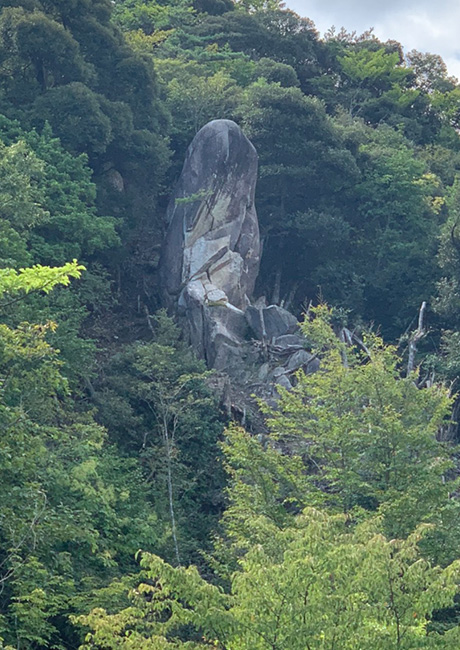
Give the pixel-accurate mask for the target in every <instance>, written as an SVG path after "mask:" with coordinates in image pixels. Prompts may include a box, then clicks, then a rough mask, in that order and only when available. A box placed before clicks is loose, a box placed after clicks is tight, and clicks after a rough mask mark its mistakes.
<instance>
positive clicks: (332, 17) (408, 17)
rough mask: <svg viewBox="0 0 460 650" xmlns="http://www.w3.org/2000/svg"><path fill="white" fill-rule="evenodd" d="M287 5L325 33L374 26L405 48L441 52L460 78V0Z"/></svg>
mask: <svg viewBox="0 0 460 650" xmlns="http://www.w3.org/2000/svg"><path fill="white" fill-rule="evenodd" d="M287 6H288V7H289V8H291V9H293V10H294V11H296V12H297V13H299V14H300V15H301V16H307V17H308V18H311V19H312V20H313V21H314V23H315V24H316V26H317V28H318V30H319V31H320V33H322V34H323V33H324V32H325V31H326V30H327V29H328V28H329V27H331V26H332V25H335V27H336V28H340V27H342V26H343V27H345V28H346V29H347V30H348V31H349V32H352V31H356V32H358V33H362V32H364V31H366V30H367V29H369V28H370V27H374V33H375V35H376V36H377V37H378V38H380V39H381V40H383V41H385V40H388V39H391V40H396V41H399V42H400V43H401V45H402V46H403V47H404V50H405V51H406V52H408V51H409V50H412V49H416V50H419V51H421V52H432V53H433V54H440V55H441V56H442V57H443V59H444V61H445V63H446V65H447V67H448V70H449V73H450V74H453V75H455V76H456V77H459V78H460V39H459V36H458V33H459V30H460V3H459V2H458V0H438V2H437V3H436V5H435V3H434V2H433V0H384V1H382V0H378V1H377V0H347V1H346V2H344V1H343V0H288V2H287Z"/></svg>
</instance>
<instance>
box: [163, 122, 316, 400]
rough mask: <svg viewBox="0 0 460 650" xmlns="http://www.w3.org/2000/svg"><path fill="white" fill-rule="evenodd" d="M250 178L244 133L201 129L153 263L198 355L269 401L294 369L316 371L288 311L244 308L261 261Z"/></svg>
mask: <svg viewBox="0 0 460 650" xmlns="http://www.w3.org/2000/svg"><path fill="white" fill-rule="evenodd" d="M256 179H257V154H256V151H255V149H254V147H253V146H252V144H251V143H250V142H249V140H248V139H247V138H246V137H245V135H244V134H243V132H242V131H241V129H240V128H239V127H238V126H237V125H236V124H235V123H234V122H231V121H229V120H214V121H213V122H210V123H209V124H207V125H206V126H204V127H203V128H202V129H201V130H200V131H199V132H198V133H197V135H196V136H195V138H194V140H193V142H192V144H191V145H190V147H189V149H188V151H187V157H186V160H185V164H184V167H183V170H182V174H181V176H180V179H179V182H178V184H177V187H176V190H175V193H174V195H173V197H172V198H171V201H170V204H169V207H168V212H167V219H168V230H167V234H166V239H165V243H164V247H163V252H162V258H161V263H160V272H161V284H162V289H163V292H164V297H165V301H166V303H167V304H168V305H169V306H170V307H173V309H174V310H175V312H176V313H177V314H178V315H179V316H180V317H181V319H182V323H183V325H184V327H185V328H186V330H187V332H188V335H189V338H190V342H191V345H192V346H193V348H194V350H195V351H196V352H197V354H198V355H199V356H201V357H202V358H204V359H205V360H206V362H207V364H208V366H209V367H210V368H213V369H215V370H221V371H225V373H226V374H227V375H230V377H231V378H232V387H233V389H234V387H235V386H239V387H240V388H239V389H238V390H239V391H240V393H239V394H240V398H239V401H241V400H244V399H245V398H244V397H241V396H242V395H243V396H244V395H245V394H246V395H247V394H253V393H255V394H257V395H259V396H261V397H263V398H265V399H269V400H270V399H271V398H273V399H275V400H276V398H277V394H278V391H279V387H280V386H282V387H284V388H290V387H291V386H292V385H293V383H294V382H295V373H296V371H297V370H299V369H300V368H302V369H303V370H304V371H305V372H312V371H314V370H316V369H317V367H318V360H317V359H316V358H315V357H313V356H312V355H311V354H310V353H309V352H308V351H307V349H306V348H307V342H306V340H305V338H304V337H303V336H302V334H301V332H300V330H299V326H298V322H297V319H296V318H295V316H293V315H292V314H291V313H290V312H288V311H286V310H285V309H283V308H282V307H280V306H278V305H268V306H267V305H266V304H265V302H264V300H263V299H260V300H258V301H257V303H255V304H251V299H252V294H253V290H254V285H255V281H256V278H257V274H258V270H259V261H260V241H259V227H258V222H257V214H256V210H255V207H254V193H255V185H256ZM242 387H244V388H242ZM236 401H238V400H236ZM243 410H244V409H243Z"/></svg>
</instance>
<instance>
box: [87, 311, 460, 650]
mask: <svg viewBox="0 0 460 650" xmlns="http://www.w3.org/2000/svg"><path fill="white" fill-rule="evenodd" d="M329 317H330V314H329V312H328V311H327V310H325V309H324V308H321V309H320V310H317V311H316V318H315V319H314V320H313V322H308V321H307V322H306V323H305V325H304V328H305V333H306V334H307V335H308V336H309V337H310V340H312V341H313V342H314V343H315V348H314V349H315V351H316V353H317V354H318V355H319V356H320V357H321V358H322V361H323V366H322V370H320V371H319V372H317V373H314V374H310V375H305V374H303V372H302V371H299V373H298V377H297V378H298V384H297V386H296V387H295V389H294V390H293V391H292V392H290V391H282V395H281V402H280V405H279V408H277V409H274V410H271V409H267V407H265V409H266V410H267V412H268V416H269V419H268V424H269V430H270V436H269V438H268V439H267V440H264V441H261V440H258V439H257V438H255V437H253V436H250V435H248V434H247V433H246V432H245V431H244V430H241V429H236V428H234V429H231V430H230V431H229V432H228V438H227V442H226V444H225V447H224V450H225V455H226V460H227V464H228V471H229V473H230V484H229V489H228V495H229V501H230V503H229V507H228V509H227V511H226V513H225V516H224V519H223V535H224V536H223V537H222V539H221V540H220V543H219V544H218V545H217V555H216V562H215V568H216V571H217V574H218V575H219V577H220V578H221V579H222V580H223V584H224V588H222V587H221V586H219V585H216V584H212V582H210V581H209V580H208V581H206V580H205V579H203V578H202V577H201V576H200V575H199V573H198V572H197V570H196V568H194V567H190V568H187V569H184V568H173V567H172V566H170V565H167V564H166V563H165V562H164V561H163V560H161V559H160V558H159V557H158V556H152V555H151V554H144V555H143V556H142V560H141V566H142V567H143V568H144V570H146V572H145V573H144V575H142V574H141V575H140V576H139V580H140V582H139V584H137V585H136V587H135V588H134V590H133V591H132V592H131V601H132V602H131V605H130V606H129V607H128V608H125V609H122V610H120V611H115V612H114V611H113V610H112V611H111V612H110V613H108V612H107V611H106V610H104V609H101V608H97V609H94V610H93V611H92V612H91V613H90V614H89V615H87V616H83V617H80V619H78V620H79V621H80V622H81V623H83V624H84V625H86V626H88V627H89V629H90V633H89V634H88V635H87V637H86V644H84V645H83V646H82V647H83V648H85V649H87V650H90V649H92V650H102V648H104V649H109V648H127V649H128V648H145V649H147V648H149V649H150V648H152V650H153V649H160V648H194V649H195V648H196V649H197V650H198V648H211V647H217V648H222V649H224V648H230V649H232V650H237V649H238V650H243V649H244V650H246V649H247V650H252V649H254V648H257V649H258V650H269V649H273V648H279V649H281V648H289V649H290V650H291V649H292V650H297V649H299V650H301V649H302V648H308V649H309V650H320V649H321V650H333V649H334V648H340V649H343V650H346V649H350V650H351V649H352V648H359V649H361V648H362V649H363V650H364V648H382V649H386V648H388V649H390V648H395V649H396V648H398V649H403V648H404V649H405V650H411V649H414V650H415V648H446V649H447V648H452V649H454V648H456V647H458V643H459V638H460V637H459V634H460V627H458V626H456V625H454V624H452V623H451V625H450V629H448V630H445V629H442V630H440V629H439V628H437V627H436V625H433V618H434V617H433V614H434V612H435V610H440V609H441V608H447V607H452V606H453V604H454V597H455V595H456V594H457V593H458V577H459V570H460V566H459V561H458V559H455V558H458V554H459V549H458V540H459V531H458V526H457V524H456V522H457V521H458V514H459V513H458V510H459V504H458V502H454V503H452V500H451V499H450V491H451V490H453V489H455V486H456V484H457V482H456V481H454V480H452V481H449V480H447V481H446V480H445V477H446V469H447V467H448V465H449V463H450V462H451V461H450V459H449V456H451V452H450V451H449V449H448V448H447V447H445V446H443V445H442V444H441V443H439V442H436V439H435V435H434V434H435V432H436V430H437V429H438V428H439V427H440V425H441V424H442V422H443V418H444V417H445V416H446V415H447V413H448V407H449V401H450V400H449V397H448V392H447V390H446V389H443V388H441V387H439V386H433V387H432V388H427V389H425V390H423V391H421V390H418V389H417V388H416V386H415V385H414V376H408V377H407V378H406V379H403V380H401V379H400V378H399V376H398V373H397V372H396V364H397V363H398V358H397V356H396V353H395V350H394V349H393V348H392V347H385V346H383V345H382V342H381V340H379V339H378V338H377V337H372V338H369V340H367V341H366V343H367V346H366V348H367V352H366V358H365V359H364V358H363V354H362V352H361V351H360V350H359V349H358V350H352V349H348V350H347V357H348V362H347V364H346V365H345V364H344V363H343V354H344V353H345V346H343V344H340V343H339V342H338V340H337V339H336V338H335V335H334V332H333V329H332V327H331V326H330V324H329V323H328V319H329ZM282 446H284V447H285V448H288V449H289V450H290V453H288V454H285V453H283V452H282ZM314 506H316V507H314Z"/></svg>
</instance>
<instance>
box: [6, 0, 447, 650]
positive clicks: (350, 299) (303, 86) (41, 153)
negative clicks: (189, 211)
mask: <svg viewBox="0 0 460 650" xmlns="http://www.w3.org/2000/svg"><path fill="white" fill-rule="evenodd" d="M459 107H460V86H459V85H458V82H457V80H456V79H454V78H452V77H450V76H449V75H448V72H447V69H446V66H445V65H444V63H443V61H442V60H441V59H440V57H438V56H436V55H434V54H429V53H421V52H417V51H412V52H410V53H408V54H407V55H404V54H403V51H402V48H401V46H400V45H399V44H398V43H396V42H394V41H389V42H386V43H383V42H381V41H379V40H378V39H377V38H375V37H374V35H373V34H372V32H368V33H365V34H363V35H361V36H357V35H355V34H348V33H347V32H345V31H344V30H341V31H338V32H337V31H335V30H330V32H328V33H327V34H326V35H325V37H323V38H320V36H319V34H318V32H317V31H316V29H315V26H314V24H313V23H312V22H311V21H310V20H309V19H308V18H301V17H299V16H297V15H296V14H295V13H293V12H292V11H289V10H286V9H284V8H283V7H282V5H281V4H280V3H278V2H277V1H276V0H241V1H240V2H236V3H234V2H233V1H232V0H115V1H114V2H110V1H109V0H59V2H58V1H57V0H3V1H2V2H1V3H0V420H1V427H0V429H1V434H0V436H1V440H0V468H1V470H2V472H1V480H0V493H1V497H2V498H1V499H0V504H1V505H0V638H2V639H3V643H4V644H5V645H6V646H9V647H15V648H21V650H44V649H45V648H50V649H58V648H59V649H63V648H65V649H67V648H68V649H70V648H77V647H79V646H80V645H81V644H86V645H83V646H82V647H84V648H94V649H96V648H98V649H102V648H104V650H108V649H109V648H136V650H137V649H142V648H152V649H153V648H167V647H171V648H181V647H188V648H201V647H220V648H227V649H229V648H232V649H233V648H234V649H235V650H244V649H245V648H247V649H248V650H257V649H259V648H260V649H262V648H271V649H272V650H273V649H274V648H283V650H285V649H287V650H291V649H292V650H296V649H297V648H299V649H300V648H305V647H308V648H311V650H313V649H315V650H316V649H319V648H321V649H322V650H325V649H332V648H335V649H336V650H337V648H338V649H339V650H345V649H348V648H350V649H351V648H361V647H362V648H363V650H364V648H370V647H381V648H382V649H386V648H408V649H409V648H410V649H412V648H425V647H426V648H458V647H459V638H458V634H459V632H458V629H459V628H458V627H457V626H456V620H457V618H456V617H457V610H456V605H455V602H456V601H455V598H456V596H457V584H458V575H459V574H458V558H459V557H460V548H459V544H460V530H459V524H458V521H459V516H458V514H459V513H458V486H457V482H456V479H455V476H456V472H457V471H458V461H457V460H456V456H455V449H454V447H453V446H452V444H451V443H452V440H451V442H450V443H445V442H443V443H441V442H439V441H438V438H440V437H441V438H448V437H450V438H454V442H455V441H458V431H457V429H456V426H455V424H454V423H452V422H450V421H449V417H450V414H451V413H452V412H453V414H454V417H455V418H458V414H459V411H460V404H459V402H458V400H456V398H455V396H454V395H450V394H449V392H448V391H447V390H446V389H445V388H443V387H442V385H437V384H436V380H438V379H440V380H443V379H444V380H446V381H449V382H451V385H452V386H453V387H454V388H453V390H455V389H456V385H457V384H456V382H457V381H458V378H459V377H460V353H459V344H460V319H459V313H460V312H459V308H460V243H459V242H460V239H459V237H460V235H459V233H458V227H459V219H460V207H459V206H460V203H459V202H460V187H459V173H460V136H459V127H460V108H459ZM214 118H230V119H233V120H235V121H236V122H237V123H239V124H240V125H241V127H242V128H243V130H244V132H245V133H246V134H247V135H248V137H250V139H251V140H252V141H253V143H254V144H255V146H256V148H257V150H258V154H259V182H258V187H257V197H256V204H257V210H258V215H259V221H260V227H261V235H262V239H263V244H264V252H263V258H262V269H261V273H260V277H259V280H258V287H257V293H258V294H259V295H266V296H267V297H268V298H269V300H270V301H273V302H275V303H278V304H279V303H281V302H283V304H288V305H289V306H290V308H291V309H292V310H293V311H294V312H295V313H296V314H297V315H300V314H301V312H302V310H303V309H304V306H305V305H307V304H309V303H310V301H311V302H312V303H313V305H314V304H316V303H318V302H320V299H324V300H325V301H327V302H328V303H329V304H331V305H332V306H333V307H334V309H335V310H334V311H333V315H331V313H330V312H329V311H328V310H326V309H325V308H320V309H319V310H318V311H317V313H318V315H319V316H320V317H319V318H318V319H316V320H315V319H313V320H311V321H310V320H308V319H307V321H306V323H305V325H304V328H305V331H306V335H307V338H308V340H309V342H310V343H311V345H312V347H314V346H316V347H315V350H314V353H315V354H317V355H318V356H319V357H321V359H322V372H320V373H317V374H315V375H309V376H304V375H302V374H301V373H300V374H299V375H298V377H297V385H296V387H295V389H294V390H293V391H292V392H290V393H287V392H282V391H280V392H281V393H282V394H281V398H280V403H279V407H278V408H277V409H270V408H269V407H268V406H266V405H263V404H261V405H260V408H261V410H262V411H263V412H264V416H265V418H266V422H267V428H268V434H267V435H265V434H264V435H261V436H259V437H254V436H253V435H252V434H250V433H247V432H246V431H244V429H241V428H238V427H231V428H230V429H229V430H228V431H227V433H226V435H225V443H224V444H223V446H222V445H220V444H219V441H221V440H222V437H223V436H222V430H223V427H224V422H225V419H226V417H227V415H226V414H223V413H222V412H221V408H220V405H219V392H222V385H220V384H219V378H216V377H213V376H211V375H210V374H209V373H208V372H207V371H206V369H205V367H204V365H203V364H202V362H200V361H198V360H197V359H196V358H195V357H194V355H193V351H192V350H190V349H189V347H188V345H187V342H186V341H184V340H182V338H181V334H180V330H179V329H178V328H177V326H176V325H175V324H174V323H173V322H172V321H171V320H170V319H169V318H168V317H167V315H166V314H165V313H164V312H163V311H162V310H161V309H159V308H160V307H161V299H160V293H159V288H158V278H157V267H158V260H159V254H160V249H161V243H162V237H163V234H164V221H163V217H164V213H165V207H166V202H167V199H168V196H169V194H170V192H171V190H172V187H173V184H174V182H175V181H176V179H177V177H178V175H179V173H180V169H181V165H182V162H183V159H184V155H185V151H186V147H187V146H188V144H189V142H190V141H191V139H192V138H193V136H194V135H195V133H196V132H197V131H198V130H199V129H200V128H201V127H202V126H203V125H204V124H205V123H206V122H207V121H208V120H210V119H214ZM72 260H74V261H72ZM423 300H426V301H427V302H428V311H427V319H428V324H429V328H430V336H429V337H426V338H425V340H424V341H423V345H420V344H419V348H420V349H419V353H420V357H418V359H417V360H418V361H420V362H421V363H422V366H421V367H422V368H423V371H422V370H420V376H418V375H417V372H418V370H417V371H415V372H409V374H408V376H405V374H406V373H405V372H404V371H403V368H404V367H407V366H406V349H405V345H406V344H407V340H408V335H409V333H410V332H411V331H412V330H413V329H414V325H413V322H414V319H415V318H416V315H417V310H418V308H419V306H420V303H421V302H422V301H423ZM313 311H314V308H313ZM331 322H332V323H333V324H334V326H337V327H339V326H340V327H342V326H343V325H345V324H348V326H349V327H356V328H358V329H359V330H360V331H362V332H364V331H366V330H367V331H368V332H369V331H372V330H373V331H375V330H380V331H382V332H383V333H384V335H385V337H386V338H388V339H390V340H392V341H393V343H395V344H396V343H398V345H399V348H398V351H396V348H394V347H386V346H384V345H383V344H382V342H381V340H380V339H378V338H376V337H375V336H373V335H371V334H368V335H367V339H366V340H365V342H364V344H363V346H362V347H361V351H360V352H359V351H358V350H354V349H352V348H345V347H344V346H342V345H341V344H340V343H338V340H337V338H336V336H335V335H334V334H333V333H332V329H331ZM420 386H423V389H420ZM452 409H453V410H452ZM440 432H441V433H440ZM447 432H448V434H447ZM223 465H226V467H227V471H228V476H227V479H226V478H225V476H224V469H223ZM226 481H228V486H229V487H228V492H226V491H225V482H226ZM139 549H142V555H141V556H140V557H141V560H140V561H141V565H142V572H141V574H138V568H139V567H138V563H137V561H136V558H135V554H136V552H137V551H138V550H139ZM168 563H169V564H168ZM191 563H193V564H195V565H197V566H198V567H199V569H195V568H185V567H186V566H187V565H189V564H191ZM180 565H183V566H180ZM130 589H131V591H129V590H130ZM444 632H445V633H444ZM86 633H89V636H88V638H87V639H86V641H85V634H86ZM306 639H308V641H307V640H306ZM307 643H308V644H309V645H306V644H307Z"/></svg>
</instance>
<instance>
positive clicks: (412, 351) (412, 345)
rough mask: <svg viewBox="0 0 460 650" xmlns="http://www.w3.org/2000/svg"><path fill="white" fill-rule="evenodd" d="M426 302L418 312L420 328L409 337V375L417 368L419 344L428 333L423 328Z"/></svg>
mask: <svg viewBox="0 0 460 650" xmlns="http://www.w3.org/2000/svg"><path fill="white" fill-rule="evenodd" d="M425 310H426V302H425V301H423V302H422V304H421V307H420V310H419V312H418V326H417V329H416V330H415V331H414V332H412V334H411V335H410V337H409V358H408V360H407V374H408V375H409V374H410V373H411V372H413V371H414V368H415V355H416V353H417V343H418V341H420V339H422V338H423V337H424V336H425V334H426V331H425V329H424V327H423V318H424V316H425Z"/></svg>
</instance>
